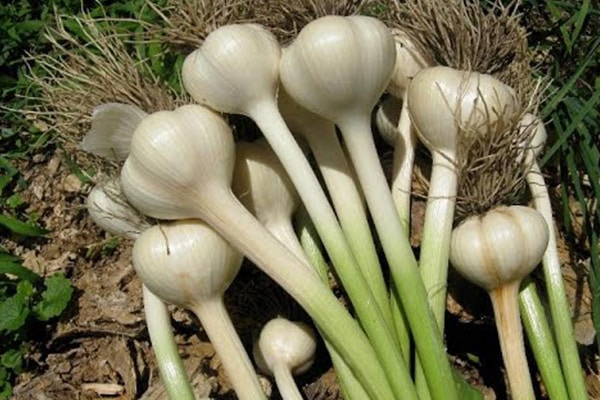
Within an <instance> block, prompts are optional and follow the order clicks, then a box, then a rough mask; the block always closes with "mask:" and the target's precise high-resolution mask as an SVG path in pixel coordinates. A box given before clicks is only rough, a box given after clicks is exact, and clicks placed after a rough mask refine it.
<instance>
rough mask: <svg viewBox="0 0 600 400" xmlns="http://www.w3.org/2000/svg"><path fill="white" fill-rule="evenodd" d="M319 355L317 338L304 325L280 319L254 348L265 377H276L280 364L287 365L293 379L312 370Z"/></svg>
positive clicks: (265, 330) (269, 325)
mask: <svg viewBox="0 0 600 400" xmlns="http://www.w3.org/2000/svg"><path fill="white" fill-rule="evenodd" d="M316 351H317V336H316V334H315V332H314V330H313V329H312V328H311V327H310V326H308V325H307V324H305V323H303V322H298V321H289V320H287V319H285V318H282V317H278V318H274V319H272V320H270V321H269V322H267V324H266V325H265V326H264V327H263V328H262V330H261V332H260V337H259V339H258V341H257V342H256V343H255V344H254V349H253V353H254V360H255V361H256V364H257V365H258V367H259V368H260V369H261V370H262V371H263V372H265V373H268V374H272V373H273V370H274V368H275V366H276V364H283V365H285V366H286V367H287V368H289V369H290V371H291V372H292V374H293V375H300V374H303V373H305V372H306V371H308V370H309V369H310V367H311V366H312V364H313V362H314V360H315V352H316Z"/></svg>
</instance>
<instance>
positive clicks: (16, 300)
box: [0, 295, 29, 332]
mask: <svg viewBox="0 0 600 400" xmlns="http://www.w3.org/2000/svg"><path fill="white" fill-rule="evenodd" d="M27 306H28V304H27V302H25V301H24V300H23V299H22V298H21V297H20V296H19V295H15V296H13V297H10V298H8V299H6V300H4V301H3V302H2V303H0V332H2V331H7V332H12V331H16V330H17V329H19V328H21V327H22V326H23V325H25V322H26V321H27V317H28V316H29V308H28V307H27Z"/></svg>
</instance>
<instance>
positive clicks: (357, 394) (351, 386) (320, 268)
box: [297, 209, 369, 400]
mask: <svg viewBox="0 0 600 400" xmlns="http://www.w3.org/2000/svg"><path fill="white" fill-rule="evenodd" d="M297 221H298V225H299V226H298V230H299V236H300V243H301V244H302V248H303V249H304V253H305V254H306V257H307V259H308V260H309V262H310V264H311V265H313V267H314V268H315V271H317V273H318V274H319V277H320V278H321V281H323V283H325V284H329V274H328V269H329V267H328V265H327V262H326V261H325V258H324V257H323V253H322V251H321V246H320V241H319V239H318V236H317V233H316V232H315V230H314V226H313V224H312V221H311V220H310V217H309V216H308V214H307V213H306V210H305V209H302V210H300V212H299V213H298V218H297ZM325 346H326V347H327V351H328V352H329V355H330V357H331V362H332V364H333V367H334V368H335V374H336V376H337V378H338V381H339V384H340V388H341V391H342V394H343V398H344V399H347V400H364V399H368V398H369V397H368V395H367V393H366V392H365V389H364V388H363V387H362V385H361V384H360V382H358V380H357V379H356V377H355V376H354V374H353V373H352V370H351V369H350V368H348V365H347V364H346V363H345V362H344V359H343V358H342V357H340V355H339V354H338V353H337V351H336V350H335V348H334V347H333V346H331V345H330V344H329V343H328V342H325Z"/></svg>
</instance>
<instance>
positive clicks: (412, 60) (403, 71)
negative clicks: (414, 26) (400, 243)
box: [387, 28, 434, 99]
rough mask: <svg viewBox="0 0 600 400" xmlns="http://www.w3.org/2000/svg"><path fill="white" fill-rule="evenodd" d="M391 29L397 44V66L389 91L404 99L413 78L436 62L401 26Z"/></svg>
mask: <svg viewBox="0 0 600 400" xmlns="http://www.w3.org/2000/svg"><path fill="white" fill-rule="evenodd" d="M391 31H392V35H393V36H394V42H395V44H396V66H395V67H394V73H393V74H392V79H391V80H390V83H389V84H388V87H387V91H388V92H390V93H391V94H392V95H393V96H394V97H396V98H398V99H404V98H405V97H406V90H407V89H408V85H409V84H410V81H411V80H412V78H413V77H414V76H415V75H416V74H417V73H418V72H419V71H421V70H422V69H423V68H426V67H430V66H432V65H433V64H434V63H433V61H432V60H430V59H428V58H427V57H426V56H425V55H424V54H422V53H421V52H420V51H419V50H418V48H417V46H416V45H415V43H414V42H413V41H412V40H411V39H410V38H409V36H408V35H407V34H406V32H405V31H403V30H402V29H399V28H392V29H391Z"/></svg>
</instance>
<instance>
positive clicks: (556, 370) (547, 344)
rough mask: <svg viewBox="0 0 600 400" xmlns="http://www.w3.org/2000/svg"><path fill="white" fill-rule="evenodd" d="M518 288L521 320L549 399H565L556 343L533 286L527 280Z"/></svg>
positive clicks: (566, 396)
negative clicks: (519, 289)
mask: <svg viewBox="0 0 600 400" xmlns="http://www.w3.org/2000/svg"><path fill="white" fill-rule="evenodd" d="M521 287H522V289H521V291H520V292H519V308H520V310H521V318H522V319H523V326H524V327H525V333H526V334H527V337H528V339H529V344H530V345H531V348H532V349H533V354H534V356H535V361H536V362H537V365H538V368H539V369H540V374H541V375H542V380H543V381H544V385H545V386H546V391H547V392H548V397H549V398H551V399H552V400H568V399H569V395H568V393H567V387H566V386H565V378H564V377H563V373H562V370H561V368H560V361H559V359H558V353H557V352H556V343H554V339H553V337H552V330H551V329H550V326H549V325H548V321H547V319H546V314H545V312H544V307H543V306H542V302H541V300H540V297H539V295H538V293H537V289H536V287H535V283H534V282H533V281H532V280H531V279H528V280H527V281H526V282H525V283H524V284H523V285H521Z"/></svg>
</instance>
